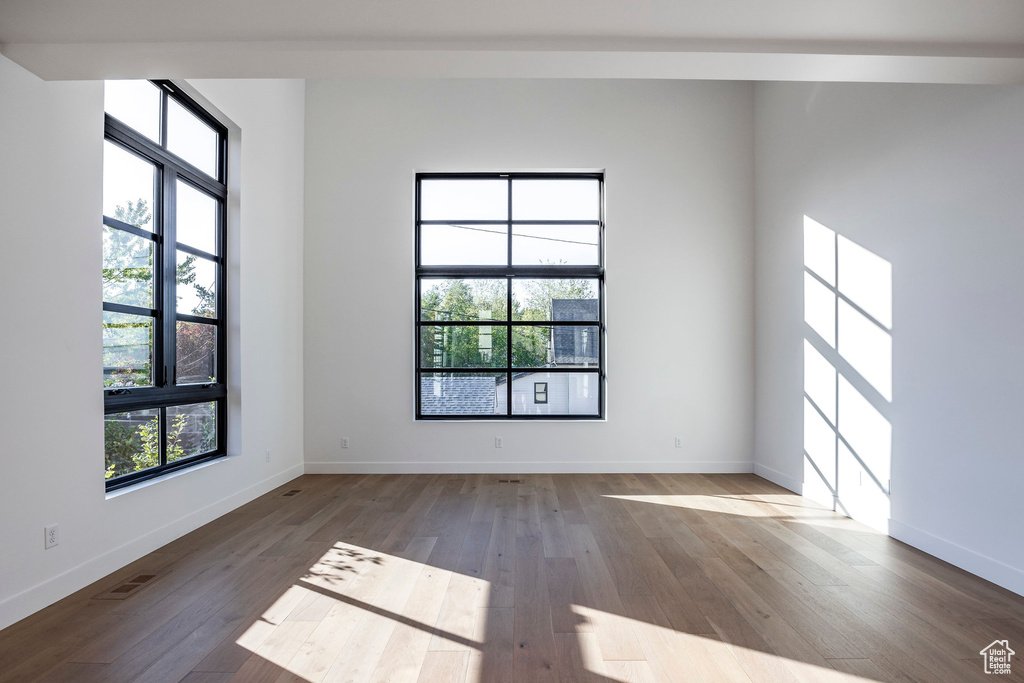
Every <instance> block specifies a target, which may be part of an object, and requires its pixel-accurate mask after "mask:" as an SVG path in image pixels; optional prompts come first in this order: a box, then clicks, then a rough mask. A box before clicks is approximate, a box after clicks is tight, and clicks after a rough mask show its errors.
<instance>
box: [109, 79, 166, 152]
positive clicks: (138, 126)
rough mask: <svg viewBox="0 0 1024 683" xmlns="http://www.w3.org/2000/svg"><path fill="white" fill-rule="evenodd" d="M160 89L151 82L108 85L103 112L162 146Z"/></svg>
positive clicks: (111, 82) (126, 82) (110, 82)
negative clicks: (160, 143)
mask: <svg viewBox="0 0 1024 683" xmlns="http://www.w3.org/2000/svg"><path fill="white" fill-rule="evenodd" d="M160 99H161V95H160V88H158V87H156V86H155V85H153V84H152V83H150V82H149V81H106V82H105V83H104V84H103V109H104V110H105V111H106V112H107V113H108V114H110V115H111V116H113V117H114V118H115V119H117V120H118V121H120V122H121V123H123V124H125V125H127V126H130V127H132V128H134V129H135V130H137V131H139V132H140V133H142V134H143V135H145V136H146V137H147V138H149V139H150V140H153V141H154V142H157V143H159V142H160Z"/></svg>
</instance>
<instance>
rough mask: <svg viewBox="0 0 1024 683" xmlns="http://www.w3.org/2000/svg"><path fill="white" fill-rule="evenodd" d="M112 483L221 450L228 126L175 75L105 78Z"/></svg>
mask: <svg viewBox="0 0 1024 683" xmlns="http://www.w3.org/2000/svg"><path fill="white" fill-rule="evenodd" d="M104 108H105V111H106V117H105V125H104V154H103V228H102V230H103V266H102V269H103V398H104V442H105V449H104V450H105V456H106V460H105V465H106V485H107V490H112V489H116V488H119V487H121V486H125V485H127V484H130V483H133V482H137V481H139V480H141V479H147V478H150V477H153V476H157V475H160V474H163V473H166V472H168V471H171V470H176V469H180V468H183V467H188V466H191V465H194V464H197V463H199V462H204V461H206V460H210V459H212V458H216V457H220V456H223V455H224V454H225V453H226V443H227V440H226V427H227V419H226V417H227V406H226V398H227V389H226V387H227V382H226V377H225V372H226V369H227V363H226V356H227V325H226V322H225V321H226V315H227V311H226V292H225V286H226V282H227V278H226V273H227V270H226V259H225V251H226V246H227V233H226V230H227V215H226V200H227V178H226V175H227V169H226V157H227V154H226V151H227V137H228V136H227V129H226V128H225V127H224V126H223V125H222V124H221V123H220V122H219V121H217V120H216V119H215V118H214V117H213V116H212V115H210V114H209V113H208V112H206V111H204V110H203V108H202V107H201V106H199V105H198V104H197V103H196V102H195V101H194V100H193V99H192V98H190V97H188V96H187V95H186V94H185V93H183V92H181V90H180V89H179V88H178V86H176V85H175V84H174V83H173V82H171V81H162V80H157V81H107V83H106V88H105V107H104Z"/></svg>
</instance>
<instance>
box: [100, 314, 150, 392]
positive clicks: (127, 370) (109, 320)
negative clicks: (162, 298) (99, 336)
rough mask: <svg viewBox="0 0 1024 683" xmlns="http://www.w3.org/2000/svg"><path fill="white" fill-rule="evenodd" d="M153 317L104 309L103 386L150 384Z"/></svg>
mask: <svg viewBox="0 0 1024 683" xmlns="http://www.w3.org/2000/svg"><path fill="white" fill-rule="evenodd" d="M152 368H153V318H150V317H148V316H142V315H129V314H127V313H114V312H112V311H103V386H104V388H107V389H112V388H116V387H148V386H152V384H153V374H152V372H153V371H152Z"/></svg>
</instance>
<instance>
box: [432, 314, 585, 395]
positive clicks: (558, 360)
mask: <svg viewBox="0 0 1024 683" xmlns="http://www.w3.org/2000/svg"><path fill="white" fill-rule="evenodd" d="M597 307H598V302H597V299H553V300H552V302H551V315H552V319H553V320H560V321H580V322H581V323H582V324H581V325H579V326H575V325H574V326H571V327H567V326H552V334H551V339H552V341H551V344H550V346H549V348H548V351H547V357H548V363H547V365H545V366H543V368H538V369H537V371H536V372H522V373H517V374H515V375H514V376H513V377H512V414H513V415H596V414H597V413H598V382H599V381H600V378H599V377H598V374H597V364H598V355H599V346H598V336H599V331H598V330H599V327H598V325H597V324H596V322H595V321H596V320H597V318H598V308H597ZM586 323H594V324H591V325H587V324H586ZM489 331H490V330H489V328H488V332H489ZM486 344H487V351H490V334H488V335H487V336H486ZM481 351H483V348H481ZM588 365H592V366H594V368H595V369H594V372H593V373H562V372H549V370H555V369H557V368H558V367H559V366H562V367H565V366H571V367H580V366H588ZM506 386H507V379H506V378H505V377H500V378H495V377H494V376H491V375H481V376H479V377H474V376H471V375H468V376H461V377H451V376H445V375H444V374H441V373H438V374H436V375H434V376H432V377H429V376H426V377H422V378H421V379H420V413H421V414H423V415H505V414H506V410H507V404H508V390H507V389H506Z"/></svg>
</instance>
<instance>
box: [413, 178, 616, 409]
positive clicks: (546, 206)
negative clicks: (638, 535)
mask: <svg viewBox="0 0 1024 683" xmlns="http://www.w3.org/2000/svg"><path fill="white" fill-rule="evenodd" d="M415 222H416V250H415V251H416V265H415V268H416V323H415V324H416V339H417V341H416V418H417V419H431V420H433V419H496V418H497V419H522V420H528V419H551V418H556V419H601V418H602V417H603V416H604V402H605V395H604V393H605V392H604V379H605V370H604V367H605V366H604V363H605V359H604V341H603V340H604V329H605V327H604V305H603V303H604V281H605V273H604V176H603V174H601V173H564V174H562V173H559V174H555V173H472V174H450V173H449V174H442V173H420V174H417V176H416V218H415ZM539 384H543V385H544V390H543V392H542V395H543V399H544V400H543V401H541V400H538V398H539V397H540V396H541V394H538V391H537V386H538V385H539Z"/></svg>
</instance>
